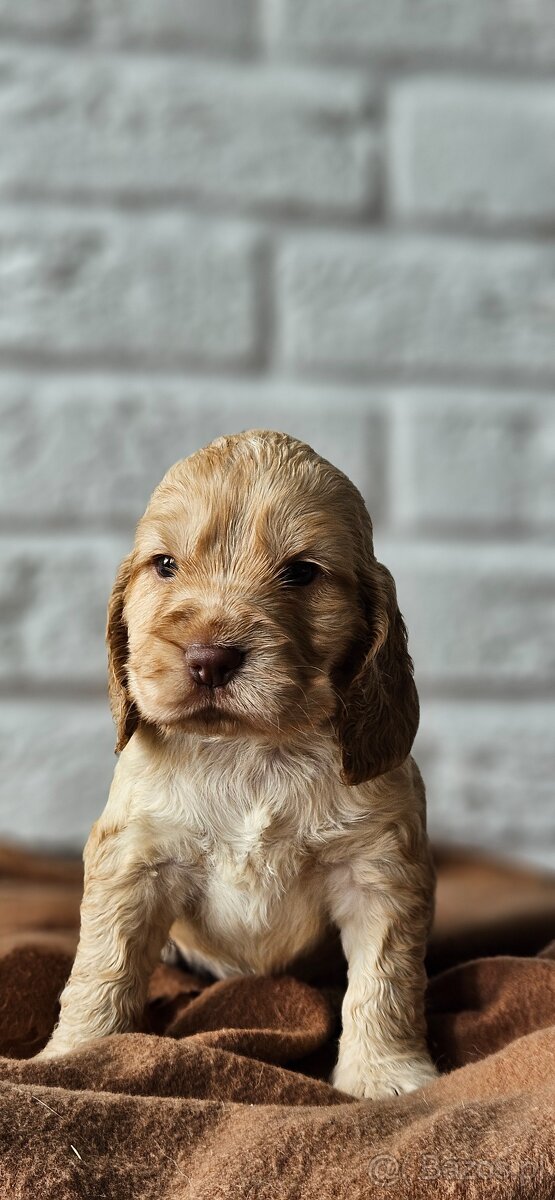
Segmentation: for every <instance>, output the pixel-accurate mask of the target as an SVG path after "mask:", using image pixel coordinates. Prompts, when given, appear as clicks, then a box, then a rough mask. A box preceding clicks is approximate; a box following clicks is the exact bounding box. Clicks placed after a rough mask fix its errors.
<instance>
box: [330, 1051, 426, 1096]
mask: <svg viewBox="0 0 555 1200" xmlns="http://www.w3.org/2000/svg"><path fill="white" fill-rule="evenodd" d="M437 1074H438V1073H437V1071H436V1069H435V1067H434V1065H433V1063H432V1062H431V1060H430V1059H429V1058H427V1057H424V1058H406V1059H388V1058H380V1059H372V1060H368V1059H366V1060H365V1059H364V1057H363V1056H362V1055H358V1056H357V1057H356V1058H354V1057H353V1058H351V1059H350V1061H342V1060H341V1057H340V1058H339V1061H338V1063H337V1066H336V1068H335V1070H334V1072H333V1075H332V1078H331V1082H332V1083H333V1086H334V1087H336V1088H338V1089H339V1091H340V1092H347V1093H348V1095H349V1096H356V1097H357V1098H359V1099H361V1100H363V1099H365V1100H381V1099H383V1098H384V1097H386V1096H399V1095H401V1094H402V1093H403V1092H413V1091H415V1090H416V1089H417V1088H420V1087H425V1086H426V1084H427V1083H431V1082H432V1081H433V1080H434V1079H437Z"/></svg>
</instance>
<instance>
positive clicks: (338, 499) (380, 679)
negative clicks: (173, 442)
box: [107, 431, 418, 784]
mask: <svg viewBox="0 0 555 1200" xmlns="http://www.w3.org/2000/svg"><path fill="white" fill-rule="evenodd" d="M107 637H108V652H109V677H110V698H111V704H112V711H113V714H114V720H115V722H116V726H117V731H118V741H117V747H116V749H118V750H120V749H122V748H123V746H124V745H125V744H126V742H127V741H128V739H129V737H130V736H131V734H132V733H133V731H134V729H135V728H136V727H137V724H138V723H139V721H141V722H143V723H146V724H150V725H153V726H156V727H157V728H159V729H161V730H162V731H164V732H165V733H171V731H172V730H178V729H180V730H188V731H191V732H197V733H201V734H203V735H215V734H217V735H219V736H229V735H232V734H239V733H242V734H244V735H248V734H249V732H250V733H251V734H259V735H263V736H265V737H267V738H269V739H271V740H272V739H273V740H275V741H276V742H280V741H287V740H292V739H294V737H295V734H297V733H299V732H301V731H304V732H307V731H310V730H311V729H313V730H316V729H319V728H323V727H327V728H328V729H329V728H331V729H333V731H334V734H335V736H336V738H337V741H338V744H339V749H340V753H341V761H342V775H343V779H344V780H345V781H346V782H347V783H351V784H355V783H361V782H362V781H364V780H366V779H371V778H373V777H374V776H376V775H381V774H383V773H384V772H385V771H388V770H390V769H392V768H393V767H394V766H397V765H398V764H399V763H401V762H402V761H403V760H404V759H405V758H406V756H407V754H408V753H409V751H410V748H411V745H412V742H413V739H414V735H415V733H416V729H417V725H418V699H417V694H416V689H415V686H414V681H413V677H412V663H411V660H410V658H409V655H408V651H407V637H406V630H405V626H404V624H403V620H402V617H401V615H400V613H399V610H398V608H397V601H396V596H395V586H394V583H393V580H392V578H391V575H390V574H389V572H388V571H387V570H386V568H385V567H383V566H382V565H381V564H380V563H378V562H377V561H376V559H375V557H374V552H373V545H372V525H371V522H370V518H369V516H368V513H367V511H366V508H365V505H364V502H363V500H362V497H361V495H360V493H359V492H358V491H357V489H356V488H355V487H354V485H353V484H352V483H351V482H350V481H349V480H348V479H347V477H346V476H345V475H343V474H342V473H341V472H340V471H338V470H336V468H335V467H333V466H331V464H330V463H328V462H326V461H325V460H324V459H322V458H320V457H319V456H318V455H317V454H315V453H314V451H313V450H311V449H310V448H309V447H308V446H306V445H304V444H303V443H302V442H299V441H297V440H296V439H295V438H291V437H288V436H286V435H285V434H281V433H268V432H262V431H251V432H250V433H244V434H238V435H236V436H233V437H225V438H218V439H217V440H216V441H215V442H213V443H212V444H211V445H210V446H208V447H206V448H205V449H204V450H201V451H199V452H198V453H197V454H193V455H192V456H191V457H190V458H187V459H184V460H183V461H182V462H179V463H177V464H176V465H175V466H174V467H172V468H171V470H170V471H168V473H167V475H166V476H165V478H164V479H163V480H162V483H161V484H160V485H159V487H158V488H157V489H156V491H155V492H154V494H153V496H152V498H151V501H150V503H149V506H148V508H147V510H146V513H145V515H144V517H143V518H142V520H141V521H140V522H139V525H138V528H137V534H136V539H135V545H134V548H133V550H132V552H131V554H130V555H129V556H128V557H127V558H126V559H125V560H124V562H123V563H122V565H121V567H120V570H119V572H118V576H117V579H116V582H115V585H114V589H113V592H112V596H111V600H110V605H109V610H108V630H107Z"/></svg>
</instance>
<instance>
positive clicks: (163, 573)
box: [152, 554, 177, 579]
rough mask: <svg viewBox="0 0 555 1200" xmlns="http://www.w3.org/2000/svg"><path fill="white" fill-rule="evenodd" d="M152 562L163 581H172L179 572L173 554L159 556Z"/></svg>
mask: <svg viewBox="0 0 555 1200" xmlns="http://www.w3.org/2000/svg"><path fill="white" fill-rule="evenodd" d="M152 562H153V564H154V567H155V570H156V574H157V575H159V576H160V578H161V579H171V578H172V576H173V575H175V573H176V571H177V563H176V561H175V558H172V557H171V554H157V555H156V556H155V558H153V560H152Z"/></svg>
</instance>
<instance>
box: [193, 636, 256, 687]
mask: <svg viewBox="0 0 555 1200" xmlns="http://www.w3.org/2000/svg"><path fill="white" fill-rule="evenodd" d="M244 657H245V655H244V653H243V651H242V650H239V647H238V646H201V645H193V646H188V647H187V650H186V651H185V661H186V663H187V666H188V668H189V672H190V674H191V676H192V678H193V679H194V681H195V683H198V684H202V685H204V687H208V688H217V687H224V686H225V684H226V683H229V680H230V679H231V678H232V676H233V675H235V672H236V671H237V670H238V669H239V667H240V666H241V663H242V661H243V659H244Z"/></svg>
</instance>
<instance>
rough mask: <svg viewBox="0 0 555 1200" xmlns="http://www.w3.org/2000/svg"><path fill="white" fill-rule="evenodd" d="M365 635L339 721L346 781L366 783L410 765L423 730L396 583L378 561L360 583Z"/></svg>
mask: <svg viewBox="0 0 555 1200" xmlns="http://www.w3.org/2000/svg"><path fill="white" fill-rule="evenodd" d="M360 588H361V600H362V606H363V610H364V621H365V632H364V635H363V638H362V642H361V643H360V644H359V645H358V647H357V653H356V663H357V665H356V666H355V670H354V674H351V677H350V680H349V682H348V683H347V684H346V686H345V685H344V686H343V687H342V686H341V685H339V689H338V690H339V694H340V698H341V702H340V705H339V709H338V713H337V717H336V730H337V736H338V740H339V746H340V750H341V761H342V772H341V776H342V779H343V780H344V782H345V783H348V784H358V783H364V782H365V780H367V779H374V778H375V777H376V776H378V775H383V774H385V772H386V771H391V770H393V768H394V767H397V766H399V765H400V764H401V763H402V762H404V760H405V758H406V757H407V755H408V754H410V750H411V747H412V744H413V741H414V738H415V735H416V731H417V729H418V719H419V704H418V693H417V691H416V686H415V683H414V679H413V666H412V660H411V658H410V655H409V652H408V647H407V631H406V628H405V623H404V621H403V618H402V616H401V613H400V612H399V609H398V607H397V596H396V591H395V584H394V581H393V578H392V576H391V574H390V572H389V571H388V570H387V568H386V567H384V566H382V564H381V563H379V562H377V561H376V560H375V559H373V561H372V562H371V563H370V564H369V565H368V566H367V567H365V569H364V572H363V574H362V578H361V580H360Z"/></svg>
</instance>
